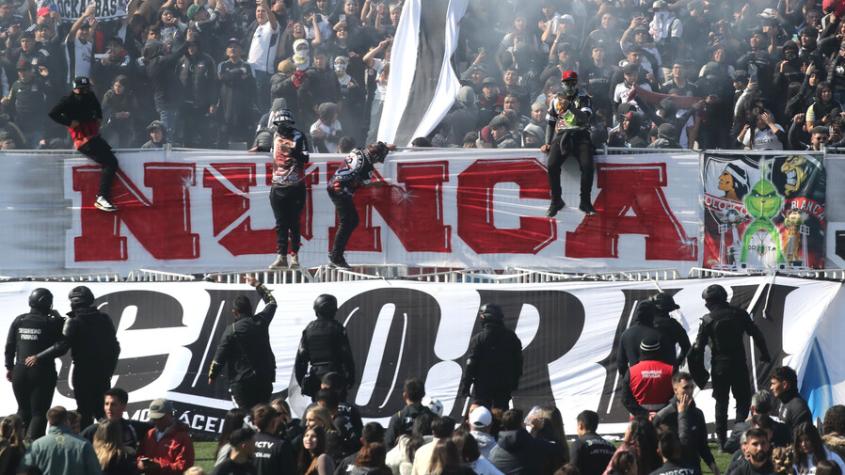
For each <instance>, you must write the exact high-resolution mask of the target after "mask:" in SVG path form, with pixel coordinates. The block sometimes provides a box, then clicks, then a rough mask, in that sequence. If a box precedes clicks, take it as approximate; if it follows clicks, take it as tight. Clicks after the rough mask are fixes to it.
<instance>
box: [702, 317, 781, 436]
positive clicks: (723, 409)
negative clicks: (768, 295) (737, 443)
mask: <svg viewBox="0 0 845 475" xmlns="http://www.w3.org/2000/svg"><path fill="white" fill-rule="evenodd" d="M710 305H711V306H710V313H708V314H707V315H705V316H704V317H703V318H702V319H701V326H700V327H699V329H698V336H697V337H696V339H695V344H696V348H697V349H699V350H700V351H704V346H705V345H708V344H709V345H710V351H711V355H712V356H711V360H710V366H711V374H712V378H713V398H714V399H715V400H716V435H717V436H718V437H719V441H720V442H724V440H725V437H726V435H727V430H728V392H729V391H731V392H733V396H734V399H735V400H736V420H738V421H742V420H745V418H746V417H747V416H748V411H749V409H750V407H751V382H750V380H749V375H748V367H747V366H746V363H745V346H744V342H743V335H745V334H748V335H749V336H751V337H752V338H754V343H755V344H756V345H757V348H758V349H759V350H760V353H761V358H762V361H764V362H765V361H769V360H770V357H769V350H768V348H767V347H766V341H765V340H764V339H763V334H762V333H761V332H760V329H759V328H757V325H755V324H754V322H752V321H751V317H749V316H748V313H746V312H745V311H744V310H742V309H740V308H738V307H733V306H731V305H728V303H727V302H722V303H718V304H716V303H714V304H710Z"/></svg>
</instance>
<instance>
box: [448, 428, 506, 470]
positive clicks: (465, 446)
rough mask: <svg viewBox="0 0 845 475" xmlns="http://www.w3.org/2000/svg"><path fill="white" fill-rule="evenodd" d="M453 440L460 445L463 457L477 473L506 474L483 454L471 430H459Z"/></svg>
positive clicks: (464, 461) (459, 448)
mask: <svg viewBox="0 0 845 475" xmlns="http://www.w3.org/2000/svg"><path fill="white" fill-rule="evenodd" d="M452 442H454V443H455V445H457V446H458V450H459V451H460V453H461V459H462V461H463V463H465V464H466V465H467V466H468V467H469V468H471V469H472V471H473V472H475V473H476V474H477V475H504V473H503V472H502V471H501V470H499V469H498V468H496V466H495V465H493V464H492V463H491V462H490V461H489V460H487V458H486V457H484V456H483V455H481V452H480V451H479V448H478V441H476V439H475V437H473V436H472V434H470V433H469V432H458V433H456V434H455V435H454V436H453V437H452Z"/></svg>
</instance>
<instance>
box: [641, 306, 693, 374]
mask: <svg viewBox="0 0 845 475" xmlns="http://www.w3.org/2000/svg"><path fill="white" fill-rule="evenodd" d="M651 300H652V301H653V302H654V306H655V307H656V309H657V311H656V312H655V314H654V328H655V329H657V331H659V332H660V334H661V335H662V336H663V338H662V342H661V343H662V344H664V345H665V344H666V343H668V344H669V348H667V350H668V352H669V354H670V355H671V357H672V358H673V359H674V361H667V363H669V364H672V365H674V366H675V368H678V367H680V366H683V365H684V360H686V357H687V353H689V350H690V348H691V347H692V345H691V344H690V341H689V336H687V332H686V330H684V327H683V326H681V323H680V322H678V321H677V320H675V319H674V318H672V316H671V315H670V314H669V313H670V312H674V311H675V310H678V309H679V308H681V306H680V305H678V304H676V303H675V299H674V298H673V297H672V295H671V294H669V293H668V292H660V293H657V294H655V295H654V296H652V297H651ZM677 346H680V347H681V352H680V354H679V353H678V350H677Z"/></svg>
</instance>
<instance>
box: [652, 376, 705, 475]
mask: <svg viewBox="0 0 845 475" xmlns="http://www.w3.org/2000/svg"><path fill="white" fill-rule="evenodd" d="M672 390H673V391H674V393H675V396H674V397H673V398H672V399H671V400H670V401H669V405H667V406H666V407H664V408H663V409H661V410H660V411H659V412H658V413H657V415H656V416H654V421H653V422H654V426H655V427H656V428H658V431H660V429H664V430H670V431H672V432H675V433H676V434H678V437H679V438H680V439H681V464H682V465H683V466H685V467H698V466H699V465H700V464H701V460H702V459H703V460H704V463H706V464H707V466H708V467H710V470H712V471H713V474H714V475H719V467H718V466H717V465H716V460H715V459H714V458H713V453H712V452H710V447H709V446H708V445H707V423H706V422H705V420H704V413H703V412H701V409H699V408H698V407H696V406H695V400H694V399H693V398H692V393H693V391H694V390H695V383H694V382H693V380H692V376H690V374H689V373H685V372H679V373H675V376H673V377H672ZM664 426H665V427H664Z"/></svg>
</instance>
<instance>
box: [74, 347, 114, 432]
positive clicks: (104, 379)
mask: <svg viewBox="0 0 845 475" xmlns="http://www.w3.org/2000/svg"><path fill="white" fill-rule="evenodd" d="M111 377H112V371H104V370H103V369H102V368H100V367H97V365H96V364H92V365H91V366H89V365H85V366H83V367H80V366H79V365H78V364H76V363H74V366H73V374H72V375H71V382H72V383H73V397H74V398H75V399H76V409H77V410H78V411H79V415H80V418H79V422H80V427H88V426H89V425H91V423H93V422H94V419H101V418H102V417H103V416H104V415H105V412H104V410H103V399H104V398H105V394H106V391H108V390H109V388H110V387H111Z"/></svg>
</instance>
